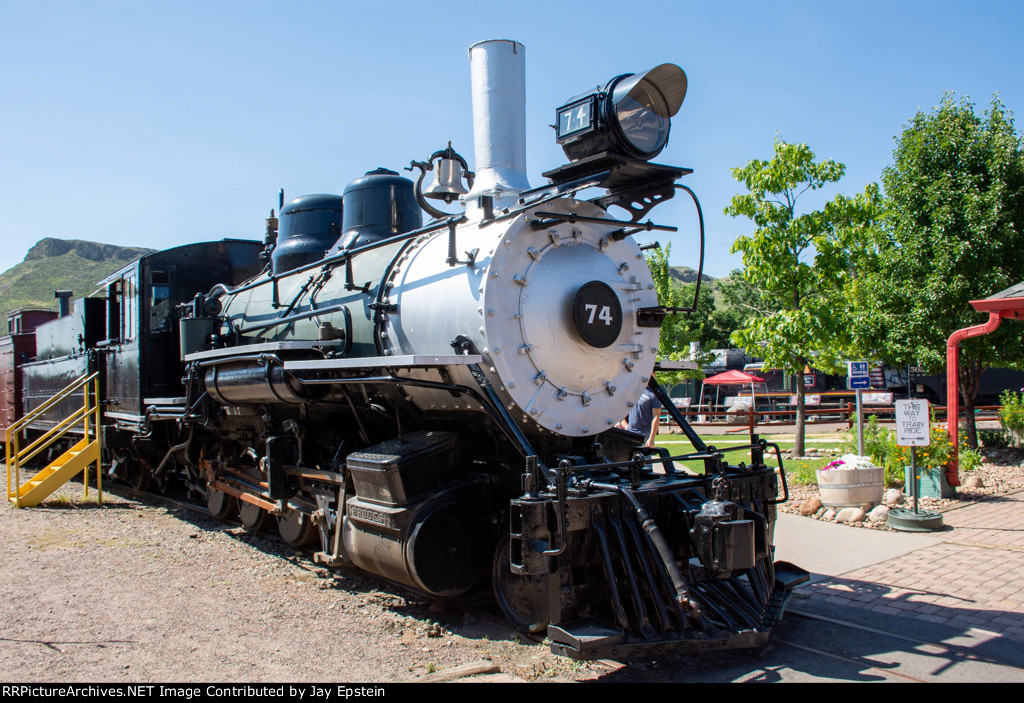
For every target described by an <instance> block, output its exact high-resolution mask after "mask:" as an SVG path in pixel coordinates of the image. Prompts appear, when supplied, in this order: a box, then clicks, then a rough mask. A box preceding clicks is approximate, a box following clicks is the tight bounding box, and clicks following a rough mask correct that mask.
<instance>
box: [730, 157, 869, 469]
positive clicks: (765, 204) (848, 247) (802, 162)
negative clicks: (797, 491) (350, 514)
mask: <svg viewBox="0 0 1024 703" xmlns="http://www.w3.org/2000/svg"><path fill="white" fill-rule="evenodd" d="M844 171H845V166H843V164H841V163H837V162H835V161H832V160H825V161H821V162H816V161H815V160H814V153H813V152H812V151H811V150H810V149H809V148H808V147H807V145H806V144H788V143H786V142H785V141H783V140H782V139H779V138H776V140H775V154H774V156H773V158H772V159H771V161H763V160H759V159H755V160H753V161H751V162H750V163H748V164H747V165H746V166H744V167H743V168H735V169H733V170H732V174H733V176H734V177H735V178H736V180H738V181H740V182H741V183H742V184H743V185H744V186H745V187H746V189H747V190H748V191H749V192H748V193H747V194H745V195H737V196H735V197H733V199H732V202H731V204H730V205H729V206H728V207H727V208H725V213H726V214H727V215H732V216H733V217H739V216H743V217H748V218H750V219H751V220H752V221H753V223H754V225H755V226H756V229H755V230H754V233H753V234H752V235H751V236H741V237H738V238H737V239H736V241H735V242H734V243H733V246H732V251H733V252H734V253H735V252H741V253H742V254H743V266H744V268H743V277H744V278H745V279H746V281H747V282H748V283H749V284H751V286H752V287H753V288H754V289H755V290H756V291H757V294H758V302H757V306H756V308H755V309H753V310H752V312H753V315H752V317H750V318H748V320H747V324H746V325H745V326H744V327H742V328H741V329H738V330H737V331H736V332H734V333H733V336H732V339H733V342H734V343H736V344H737V345H738V346H741V347H744V348H746V349H748V350H749V351H751V352H753V353H756V354H757V355H758V356H763V357H764V359H765V364H766V365H767V366H770V367H775V368H781V369H783V370H785V371H789V372H791V373H795V374H796V381H797V383H796V391H797V392H796V395H797V414H796V441H795V445H794V453H796V454H803V453H804V428H805V425H806V415H805V409H804V395H805V387H804V377H803V370H804V368H805V367H806V366H807V365H808V364H809V363H810V362H811V361H812V360H813V361H814V365H815V366H816V367H818V368H820V369H822V370H826V371H835V370H836V369H837V367H838V366H839V365H840V362H841V360H842V359H843V358H844V356H845V350H846V348H847V346H848V343H849V334H848V331H847V327H846V319H847V318H846V308H847V305H846V301H847V295H846V286H847V284H848V283H849V282H850V281H851V280H852V279H853V278H854V277H855V276H856V269H855V266H854V264H855V260H856V259H855V257H853V256H852V254H851V252H856V251H859V248H858V247H859V245H858V242H859V241H860V240H861V239H863V237H864V236H865V233H866V232H867V231H868V230H869V229H870V227H871V226H872V223H873V221H874V219H875V217H876V214H877V209H878V201H879V195H878V188H877V186H875V185H874V184H872V185H870V186H868V187H867V188H866V189H865V191H864V193H862V194H860V195H857V196H856V197H854V198H846V197H844V196H841V195H840V196H838V197H837V198H836V199H835V200H833V201H831V202H828V203H826V204H825V206H824V208H823V209H821V210H813V211H810V212H802V213H801V212H798V210H797V201H798V200H799V199H800V197H801V196H802V195H803V194H805V193H807V192H808V191H815V190H818V189H820V188H822V187H824V186H825V185H827V184H829V183H834V182H836V181H838V180H839V179H840V178H842V176H843V173H844ZM752 307H753V306H752Z"/></svg>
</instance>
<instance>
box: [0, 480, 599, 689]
mask: <svg viewBox="0 0 1024 703" xmlns="http://www.w3.org/2000/svg"><path fill="white" fill-rule="evenodd" d="M5 474H6V472H0V481H3V480H5ZM108 488H109V487H108ZM90 494H91V500H90V502H85V501H84V500H83V497H82V485H81V484H80V483H72V484H69V485H67V486H65V487H64V488H63V489H61V490H60V491H59V492H58V493H56V494H55V495H54V496H52V497H51V499H50V500H49V501H47V502H45V503H44V504H43V505H42V506H40V507H36V508H27V509H21V510H18V509H15V508H14V507H13V506H12V505H10V504H6V505H3V506H0V554H2V556H0V616H2V618H3V623H4V627H3V636H2V638H0V639H2V642H3V644H2V646H0V680H3V681H7V682H75V681H79V682H85V681H90V682H98V681H102V682H153V681H163V682H193V681H210V682H324V681H337V682H399V681H417V680H423V679H424V677H428V675H430V674H433V675H434V676H436V675H438V674H442V675H443V674H445V673H448V672H456V673H457V672H458V671H467V670H468V671H479V670H488V669H489V673H486V674H483V675H477V676H475V677H473V679H475V680H480V679H484V680H496V681H515V680H541V681H575V680H593V679H595V678H602V677H604V676H606V675H607V674H609V673H610V672H614V670H615V668H616V667H615V665H613V664H610V663H608V664H604V663H599V662H593V663H579V662H573V661H570V660H567V659H564V658H561V657H556V656H554V655H552V654H551V653H550V652H549V651H548V648H547V647H546V646H544V645H543V644H539V643H534V642H531V641H529V640H525V641H520V640H519V638H517V636H516V634H515V632H514V631H512V629H511V628H510V627H509V626H508V625H507V624H506V623H505V622H504V621H503V620H501V619H500V618H499V617H498V616H497V615H494V614H490V613H489V612H488V611H487V610H486V608H485V609H484V610H481V609H479V608H476V609H473V611H472V612H470V613H469V614H467V613H466V612H463V611H460V610H456V609H453V608H445V607H439V606H437V605H433V604H431V603H429V602H427V601H425V600H422V599H419V598H417V597H415V596H412V595H410V594H408V593H407V592H405V591H403V590H402V589H399V588H394V587H391V586H389V585H386V584H382V583H381V582H378V581H375V580H373V579H370V578H366V577H361V576H358V575H354V574H352V573H342V572H338V571H330V570H327V569H324V568H322V567H320V566H318V565H315V564H313V563H312V562H311V561H310V560H309V559H308V558H306V557H305V556H303V555H301V554H298V553H297V552H295V551H293V550H291V548H289V547H287V546H281V545H279V544H276V543H274V542H271V541H269V540H266V539H263V538H260V537H254V536H252V535H250V534H248V533H246V532H245V531H244V530H243V529H242V528H241V527H232V526H230V525H226V524H224V523H220V522H217V521H215V520H212V519H210V518H209V517H207V516H205V515H197V514H196V513H194V512H191V511H186V510H183V509H179V508H173V507H165V506H163V505H160V504H158V503H156V502H140V501H138V500H135V499H133V498H131V497H128V496H126V495H124V494H122V495H119V494H117V493H116V492H115V493H112V492H109V490H108V491H107V492H105V494H104V499H105V500H104V506H103V507H102V508H99V507H97V506H96V504H95V502H93V501H94V499H95V490H92V491H91V492H90ZM459 666H462V667H464V669H455V667H459ZM430 678H433V676H431V677H430ZM457 680H462V681H467V680H472V679H469V678H468V677H465V676H463V677H459V678H458V679H457Z"/></svg>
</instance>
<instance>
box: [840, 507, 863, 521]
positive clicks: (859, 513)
mask: <svg viewBox="0 0 1024 703" xmlns="http://www.w3.org/2000/svg"><path fill="white" fill-rule="evenodd" d="M865 517H867V516H866V515H865V513H864V509H863V508H843V509H842V510H840V511H839V514H838V515H836V522H863V521H864V518H865Z"/></svg>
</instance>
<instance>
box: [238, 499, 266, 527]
mask: <svg viewBox="0 0 1024 703" xmlns="http://www.w3.org/2000/svg"><path fill="white" fill-rule="evenodd" d="M238 519H239V520H241V521H242V527H244V528H245V529H246V531H248V532H253V533H256V534H258V533H260V532H266V531H267V530H268V529H270V526H271V525H272V524H273V522H274V516H273V515H271V514H270V513H268V512H267V511H266V510H264V509H263V508H261V507H260V506H258V505H253V504H252V503H246V502H245V501H244V500H240V501H238Z"/></svg>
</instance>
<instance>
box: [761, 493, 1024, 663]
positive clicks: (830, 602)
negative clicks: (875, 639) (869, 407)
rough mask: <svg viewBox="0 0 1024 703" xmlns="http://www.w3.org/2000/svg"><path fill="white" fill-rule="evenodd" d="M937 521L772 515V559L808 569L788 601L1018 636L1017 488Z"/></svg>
mask: <svg viewBox="0 0 1024 703" xmlns="http://www.w3.org/2000/svg"><path fill="white" fill-rule="evenodd" d="M943 518H944V522H945V525H946V529H945V531H942V532H935V533H909V532H883V531H878V530H867V529H858V528H853V527H848V526H845V525H836V524H832V523H827V522H821V521H819V520H814V519H811V518H804V517H800V516H796V515H790V514H784V513H780V514H779V520H778V522H777V524H776V529H775V544H776V559H781V560H784V561H789V562H792V563H794V564H796V565H798V566H801V567H803V568H804V569H807V570H808V571H810V572H812V576H811V580H810V582H809V583H808V584H805V585H804V586H801V587H800V588H799V589H798V590H797V593H796V594H795V600H794V607H800V608H803V607H807V606H811V607H814V606H819V608H818V611H819V612H824V611H825V610H829V609H831V608H837V609H841V610H846V609H853V611H852V612H851V611H847V612H846V617H851V615H852V613H853V612H855V613H856V615H857V617H858V620H859V621H860V620H863V619H864V618H868V619H871V620H874V621H875V622H883V619H884V618H893V617H900V618H908V619H910V620H911V621H918V622H920V623H922V624H934V625H943V626H946V627H951V628H955V629H957V630H959V631H962V632H965V631H978V632H982V633H983V634H988V635H991V636H992V637H998V638H1001V639H1006V640H1010V641H1013V642H1016V643H1024V492H1017V493H1011V494H1006V495H1002V496H994V497H992V498H989V499H988V500H985V501H983V502H981V503H976V504H973V505H968V506H965V507H962V508H958V509H956V510H951V511H948V512H946V513H943ZM869 616H870V617H869ZM1017 648H1018V649H1019V646H1018V647H1017Z"/></svg>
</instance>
